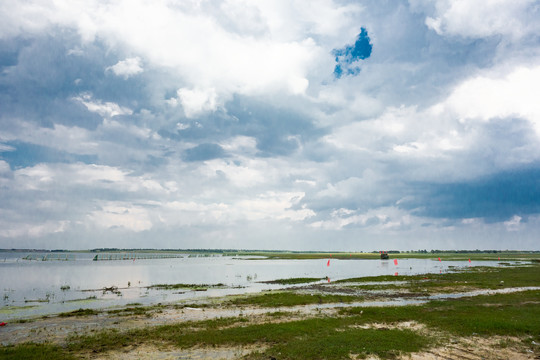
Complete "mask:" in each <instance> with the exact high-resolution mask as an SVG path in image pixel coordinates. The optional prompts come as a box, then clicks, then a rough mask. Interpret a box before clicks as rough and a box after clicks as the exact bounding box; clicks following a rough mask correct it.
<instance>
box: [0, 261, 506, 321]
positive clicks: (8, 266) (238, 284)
mask: <svg viewBox="0 0 540 360" xmlns="http://www.w3.org/2000/svg"><path fill="white" fill-rule="evenodd" d="M26 255H28V254H25V253H20V252H17V253H15V252H4V253H0V290H1V291H2V308H1V309H0V321H5V320H7V319H14V318H23V317H30V316H34V315H43V314H53V313H58V312H64V311H72V310H76V309H79V308H96V309H97V308H106V307H112V306H124V305H127V304H130V303H141V304H157V303H165V302H174V301H179V300H196V299H197V298H201V297H220V296H224V295H231V294H243V293H248V292H259V291H262V290H268V289H279V288H283V287H284V286H282V285H273V284H265V283H262V282H263V281H270V280H276V279H286V278H298V277H312V278H326V277H328V278H329V279H330V281H335V280H340V279H346V278H353V277H362V276H377V275H395V274H396V273H398V274H399V275H414V274H424V273H444V272H447V271H451V270H455V269H459V268H463V267H468V266H498V265H499V264H498V262H497V261H481V262H479V261H476V262H475V261H473V262H472V263H471V264H469V263H468V262H466V261H443V262H439V261H437V260H436V259H433V260H431V259H399V260H398V264H397V265H395V264H394V262H393V260H392V259H390V260H363V259H355V260H353V259H351V260H338V259H332V258H330V266H328V260H329V259H316V260H269V259H254V258H253V257H229V256H213V257H190V256H188V255H187V254H184V255H182V256H181V257H178V258H166V259H135V260H134V261H133V260H112V261H92V258H93V257H94V256H95V254H92V253H71V254H70V257H71V259H72V260H70V261H58V260H54V261H36V260H23V259H22V258H23V257H25V256H26ZM31 255H37V256H39V255H41V256H43V255H45V254H36V253H31ZM138 255H139V256H142V255H143V254H140V253H139V254H138ZM176 255H178V254H176ZM180 283H182V284H209V285H212V284H224V285H225V287H220V288H210V289H208V290H207V291H195V290H187V289H174V290H164V289H153V288H149V286H152V285H156V284H180ZM109 287H117V288H118V290H117V291H114V292H112V291H103V288H109Z"/></svg>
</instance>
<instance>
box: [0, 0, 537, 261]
mask: <svg viewBox="0 0 540 360" xmlns="http://www.w3.org/2000/svg"><path fill="white" fill-rule="evenodd" d="M0 18H1V19H2V21H1V22H0V248H12V247H16V248H27V247H32V248H50V249H54V248H68V249H84V248H96V247H129V248H141V247H142V248H150V247H151V248H155V247H157V248H248V249H292V250H319V249H320V250H344V251H349V250H356V251H359V250H363V251H371V250H379V249H383V250H384V249H399V250H410V249H476V248H478V249H536V250H538V249H540V241H539V240H540V239H539V235H538V234H540V22H539V21H538V19H539V18H540V1H538V0H490V1H485V0H409V1H405V0H401V1H398V0H392V1H390V0H389V1H380V0H371V1H370V0H366V1H346V0H343V1H340V0H271V1H270V0H268V1H266V0H265V1H262V0H261V1H258V0H179V1H175V0H162V1H147V0H124V1H121V0H119V1H105V0H84V1H72V0H55V1H51V0H27V1H19V0H4V1H1V2H0Z"/></svg>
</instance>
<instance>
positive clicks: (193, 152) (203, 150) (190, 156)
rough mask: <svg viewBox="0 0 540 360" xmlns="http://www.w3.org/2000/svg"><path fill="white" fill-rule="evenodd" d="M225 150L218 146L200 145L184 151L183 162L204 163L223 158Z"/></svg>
mask: <svg viewBox="0 0 540 360" xmlns="http://www.w3.org/2000/svg"><path fill="white" fill-rule="evenodd" d="M225 156H226V153H225V150H223V148H222V147H221V146H219V145H218V144H210V143H207V144H200V145H197V146H195V147H193V148H191V149H187V150H185V151H184V154H183V155H182V159H183V160H184V161H206V160H212V159H217V158H221V157H225Z"/></svg>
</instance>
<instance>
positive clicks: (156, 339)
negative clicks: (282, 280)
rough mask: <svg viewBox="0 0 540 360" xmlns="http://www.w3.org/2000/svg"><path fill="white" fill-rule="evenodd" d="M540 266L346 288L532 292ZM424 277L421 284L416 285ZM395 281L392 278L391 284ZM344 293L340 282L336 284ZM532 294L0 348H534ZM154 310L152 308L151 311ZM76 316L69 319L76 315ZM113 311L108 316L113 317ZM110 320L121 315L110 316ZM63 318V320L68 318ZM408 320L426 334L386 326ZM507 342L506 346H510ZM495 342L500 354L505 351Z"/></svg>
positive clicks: (247, 300) (271, 298)
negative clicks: (474, 342) (457, 344)
mask: <svg viewBox="0 0 540 360" xmlns="http://www.w3.org/2000/svg"><path fill="white" fill-rule="evenodd" d="M539 265H540V264H538V263H536V264H535V265H533V266H529V267H501V268H495V269H493V268H470V269H468V270H467V271H462V272H458V273H455V274H442V275H429V276H425V275H419V276H409V277H393V276H391V277H376V278H359V279H352V280H351V279H349V280H348V281H354V282H364V281H374V280H376V281H388V280H392V281H394V280H402V281H407V283H408V284H407V286H408V287H409V288H414V286H416V283H418V286H421V287H422V288H430V287H432V288H437V287H441V286H450V285H456V284H457V285H458V286H461V285H463V284H472V286H474V287H478V288H500V287H501V283H500V281H504V284H503V286H538V285H539V280H540V272H539V269H540V266H539ZM425 277H427V278H428V279H424V278H425ZM396 278H397V279H396ZM342 284H343V285H344V286H346V285H347V282H342ZM349 300H350V301H354V300H358V298H357V297H354V296H340V295H310V294H301V293H294V292H269V293H263V294H256V295H252V296H245V297H240V298H233V299H230V300H229V302H228V303H227V304H228V305H233V306H238V305H257V306H263V307H279V306H292V305H301V304H313V303H325V302H345V301H349ZM539 304H540V291H538V290H529V291H523V292H518V293H509V294H497V295H484V296H475V297H467V298H460V299H455V300H441V301H431V302H429V303H426V304H423V305H418V306H392V307H355V308H346V309H341V310H339V315H338V316H333V317H311V318H307V319H302V320H294V321H287V320H290V319H288V318H287V314H285V313H283V312H277V313H274V314H272V313H270V314H269V317H271V318H274V319H281V320H284V322H279V323H272V322H267V323H262V324H261V323H252V322H251V320H250V319H249V318H246V317H243V316H239V317H232V318H223V319H215V320H207V321H200V322H181V323H176V324H171V325H163V326H154V327H142V328H137V329H133V330H129V331H125V332H119V331H116V330H106V331H102V332H98V333H96V334H93V335H83V336H74V337H71V338H70V339H68V341H67V345H66V348H62V347H58V346H54V345H48V344H43V345H38V344H23V345H18V346H14V347H1V346H0V358H2V359H4V358H6V359H72V358H73V356H77V357H95V356H99V354H104V353H106V352H107V351H111V350H118V349H122V348H124V349H129V348H131V347H134V346H138V345H140V344H155V345H158V346H159V345H172V346H175V347H178V348H192V347H213V346H243V345H257V344H261V345H265V349H266V350H264V351H262V352H261V353H252V354H249V355H247V356H246V358H248V359H269V358H272V357H274V358H276V359H348V358H350V355H351V354H355V355H358V356H359V357H366V356H369V355H375V356H378V357H380V358H383V359H385V358H394V357H396V356H398V355H399V354H400V353H410V352H417V351H421V350H422V349H427V348H429V347H431V346H438V345H440V344H442V343H443V342H444V339H443V338H441V336H442V337H444V336H447V335H456V336H461V337H462V336H473V335H475V336H486V337H489V336H494V335H499V336H511V337H517V338H518V339H520V340H519V341H521V342H522V343H523V344H526V345H527V344H528V345H530V346H532V345H531V344H533V343H532V342H533V341H534V342H535V343H540V321H538V319H540V306H539ZM156 306H157V305H156ZM135 309H141V311H146V310H153V309H155V307H149V308H148V309H146V308H145V307H136V308H129V307H128V308H127V309H125V310H126V311H127V312H134V311H139V310H135ZM85 311H86V310H82V309H81V310H78V311H76V312H72V313H69V314H73V315H76V314H78V313H79V314H82V313H83V312H85ZM113 311H114V310H113ZM118 311H119V312H118V314H120V313H121V312H122V310H118ZM73 315H70V316H73ZM405 321H416V322H418V323H421V324H424V325H425V326H426V327H427V332H425V333H424V332H422V333H418V332H414V331H412V330H400V329H397V328H393V327H392V325H393V324H397V323H400V322H405ZM371 323H378V324H386V325H387V326H385V327H384V329H378V328H367V329H364V328H360V327H359V326H360V325H366V324H371ZM441 334H442V335H441ZM512 341H513V340H512ZM508 344H509V343H508V342H504V341H503V342H501V345H500V346H501V347H504V346H509V345H508Z"/></svg>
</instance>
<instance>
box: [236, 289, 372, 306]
mask: <svg viewBox="0 0 540 360" xmlns="http://www.w3.org/2000/svg"><path fill="white" fill-rule="evenodd" d="M361 300H362V297H359V296H351V295H335V294H334V295H320V294H301V293H294V292H266V293H263V294H257V295H249V296H243V297H238V298H235V299H232V300H230V301H228V302H227V305H253V306H260V307H282V306H297V305H308V304H328V303H350V302H354V301H361Z"/></svg>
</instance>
